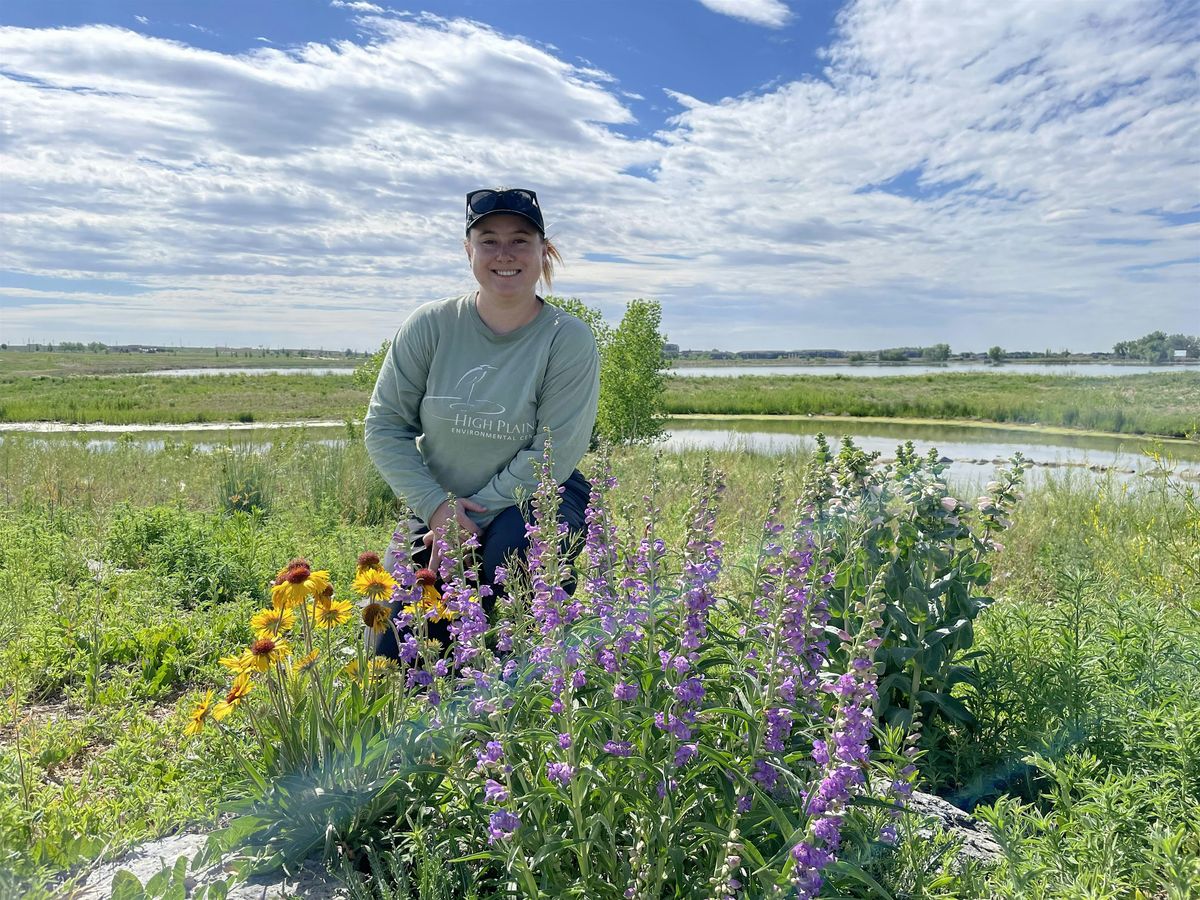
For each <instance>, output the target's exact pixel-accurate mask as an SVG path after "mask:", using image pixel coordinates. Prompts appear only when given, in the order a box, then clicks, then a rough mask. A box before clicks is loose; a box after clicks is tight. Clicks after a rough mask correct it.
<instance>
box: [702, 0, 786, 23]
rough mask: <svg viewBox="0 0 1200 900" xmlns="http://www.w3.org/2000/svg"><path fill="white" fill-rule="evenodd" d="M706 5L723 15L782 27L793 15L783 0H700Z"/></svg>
mask: <svg viewBox="0 0 1200 900" xmlns="http://www.w3.org/2000/svg"><path fill="white" fill-rule="evenodd" d="M700 2H701V3H703V4H704V5H705V6H706V7H708V8H709V9H711V10H712V11H713V12H715V13H720V14H721V15H723V16H732V17H733V18H735V19H741V20H742V21H743V22H750V23H751V24H753V25H764V26H766V27H767V28H782V27H783V26H784V25H786V24H787V23H788V20H789V19H790V18H791V17H792V14H791V11H790V10H789V9H788V8H787V4H786V3H784V2H783V0H700Z"/></svg>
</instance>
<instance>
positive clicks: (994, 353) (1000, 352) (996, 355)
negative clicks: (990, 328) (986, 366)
mask: <svg viewBox="0 0 1200 900" xmlns="http://www.w3.org/2000/svg"><path fill="white" fill-rule="evenodd" d="M987 355H988V359H990V360H991V361H992V362H994V363H1000V362H1004V348H1003V347H1001V346H1000V345H999V344H996V345H995V346H994V347H989V348H988V353H987Z"/></svg>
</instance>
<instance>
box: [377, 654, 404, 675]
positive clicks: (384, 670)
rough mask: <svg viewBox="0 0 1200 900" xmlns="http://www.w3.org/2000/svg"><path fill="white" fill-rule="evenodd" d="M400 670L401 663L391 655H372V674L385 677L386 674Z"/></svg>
mask: <svg viewBox="0 0 1200 900" xmlns="http://www.w3.org/2000/svg"><path fill="white" fill-rule="evenodd" d="M399 671H400V663H398V662H396V660H394V659H392V658H391V657H390V656H372V657H371V674H372V675H374V676H375V677H376V678H383V677H384V676H385V675H390V674H391V673H393V672H399Z"/></svg>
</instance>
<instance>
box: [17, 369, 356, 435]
mask: <svg viewBox="0 0 1200 900" xmlns="http://www.w3.org/2000/svg"><path fill="white" fill-rule="evenodd" d="M366 406H367V396H366V395H365V394H364V393H363V392H362V391H361V390H359V389H357V388H355V387H354V385H353V384H352V382H351V378H350V376H348V375H323V376H315V375H280V374H271V375H204V376H183V377H169V378H166V377H161V376H145V375H143V376H137V375H128V376H121V375H118V376H86V375H80V376H41V377H36V378H17V377H3V378H0V421H8V422H71V423H81V422H83V423H104V424H112V425H130V424H146V423H155V424H163V425H181V424H187V423H193V422H200V423H203V422H298V421H319V420H326V421H328V420H333V421H341V420H345V419H354V420H361V419H362V416H363V414H364V413H365V412H366Z"/></svg>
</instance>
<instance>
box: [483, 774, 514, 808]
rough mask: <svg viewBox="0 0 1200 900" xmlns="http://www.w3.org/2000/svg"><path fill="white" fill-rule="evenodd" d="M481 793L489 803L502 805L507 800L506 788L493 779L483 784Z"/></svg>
mask: <svg viewBox="0 0 1200 900" xmlns="http://www.w3.org/2000/svg"><path fill="white" fill-rule="evenodd" d="M483 792H484V797H485V799H486V800H487V801H488V802H489V803H503V802H505V801H506V800H507V799H508V788H506V787H505V786H504V785H502V784H501V783H500V782H498V781H496V779H494V778H489V779H488V780H487V781H485V782H484V783H483Z"/></svg>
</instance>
